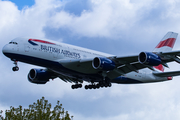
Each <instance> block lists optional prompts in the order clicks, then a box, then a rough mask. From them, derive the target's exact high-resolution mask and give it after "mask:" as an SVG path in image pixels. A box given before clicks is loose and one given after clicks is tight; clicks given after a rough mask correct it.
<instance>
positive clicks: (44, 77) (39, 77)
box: [28, 69, 51, 84]
mask: <svg viewBox="0 0 180 120" xmlns="http://www.w3.org/2000/svg"><path fill="white" fill-rule="evenodd" d="M50 78H51V74H50V72H47V71H46V70H44V69H31V70H30V71H29V74H28V80H29V81H30V82H32V83H36V84H45V83H46V82H48V81H49V79H50Z"/></svg>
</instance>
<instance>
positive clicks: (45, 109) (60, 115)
mask: <svg viewBox="0 0 180 120" xmlns="http://www.w3.org/2000/svg"><path fill="white" fill-rule="evenodd" d="M2 112H3V111H2V110H1V111H0V120H72V119H73V116H71V118H70V115H69V113H68V111H64V108H63V107H62V104H60V101H57V104H56V106H55V107H54V109H51V103H48V100H45V98H44V97H42V98H41V99H40V100H39V99H38V100H37V103H35V102H34V103H33V104H30V105H29V108H28V109H23V108H22V106H21V105H20V106H19V107H18V108H15V107H12V106H11V107H10V110H6V111H5V117H3V116H2Z"/></svg>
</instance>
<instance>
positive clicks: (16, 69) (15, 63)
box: [12, 60, 19, 72]
mask: <svg viewBox="0 0 180 120" xmlns="http://www.w3.org/2000/svg"><path fill="white" fill-rule="evenodd" d="M13 61H14V65H15V67H13V68H12V70H13V71H14V72H15V71H18V70H19V67H18V65H17V62H18V61H16V60H13Z"/></svg>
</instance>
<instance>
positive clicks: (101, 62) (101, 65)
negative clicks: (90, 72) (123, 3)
mask: <svg viewBox="0 0 180 120" xmlns="http://www.w3.org/2000/svg"><path fill="white" fill-rule="evenodd" d="M92 66H93V68H94V69H99V70H104V71H109V70H113V69H114V68H115V67H116V65H115V63H114V61H112V60H110V59H108V58H103V57H95V58H94V59H93V61H92Z"/></svg>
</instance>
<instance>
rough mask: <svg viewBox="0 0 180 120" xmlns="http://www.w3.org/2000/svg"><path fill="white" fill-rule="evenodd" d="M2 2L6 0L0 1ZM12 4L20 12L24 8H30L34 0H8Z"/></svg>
mask: <svg viewBox="0 0 180 120" xmlns="http://www.w3.org/2000/svg"><path fill="white" fill-rule="evenodd" d="M2 1H7V0H2ZM8 1H11V2H13V3H15V4H16V5H17V6H18V9H19V10H22V9H23V8H24V7H25V6H28V7H31V6H32V5H34V4H35V0H8Z"/></svg>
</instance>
